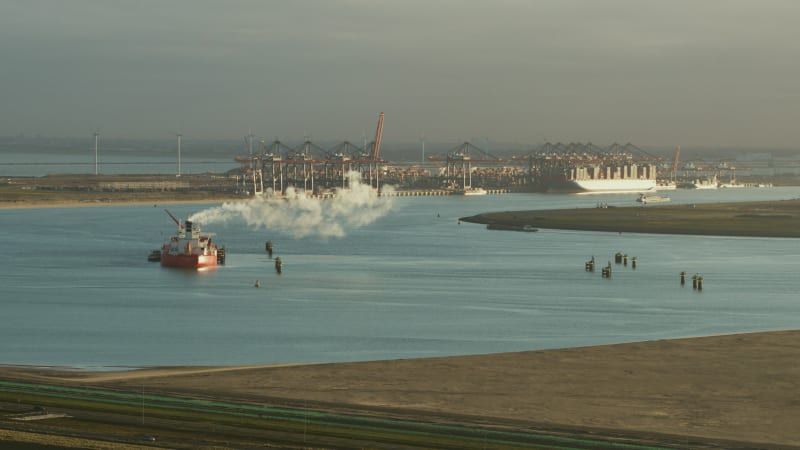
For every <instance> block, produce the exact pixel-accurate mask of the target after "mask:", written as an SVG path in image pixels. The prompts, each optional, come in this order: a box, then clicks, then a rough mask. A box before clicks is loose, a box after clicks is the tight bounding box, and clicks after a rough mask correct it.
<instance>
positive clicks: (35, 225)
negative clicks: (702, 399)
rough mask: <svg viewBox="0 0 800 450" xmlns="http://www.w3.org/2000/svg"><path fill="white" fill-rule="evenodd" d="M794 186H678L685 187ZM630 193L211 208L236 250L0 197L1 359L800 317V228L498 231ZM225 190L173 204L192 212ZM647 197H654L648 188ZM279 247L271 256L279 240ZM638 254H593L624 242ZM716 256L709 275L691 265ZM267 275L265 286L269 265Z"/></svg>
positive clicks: (685, 194) (432, 350)
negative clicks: (249, 218)
mask: <svg viewBox="0 0 800 450" xmlns="http://www.w3.org/2000/svg"><path fill="white" fill-rule="evenodd" d="M798 193H800V190H798V189H794V188H773V189H731V190H718V191H702V192H699V191H683V190H678V191H675V192H670V193H668V194H667V195H669V196H670V197H672V198H673V199H674V200H673V202H674V203H700V202H715V201H733V200H759V199H786V198H794V197H797V196H798ZM635 197H636V195H635V194H626V195H621V194H618V195H588V196H574V195H573V196H569V195H540V194H510V195H498V196H486V197H469V198H461V197H410V198H409V197H403V198H396V199H394V206H393V208H392V210H391V211H390V213H389V214H387V215H386V216H384V217H382V218H381V219H379V220H378V221H377V222H374V223H372V224H370V225H368V226H365V227H362V228H355V229H348V230H347V235H346V236H345V237H343V238H339V239H333V238H331V239H322V238H315V237H306V238H303V239H293V238H291V237H290V236H291V234H290V233H289V232H276V231H268V230H263V229H254V228H249V227H248V226H246V225H244V224H243V223H241V222H237V221H232V222H227V223H224V224H219V225H215V226H213V227H211V226H208V227H206V228H208V229H207V231H214V232H216V233H217V236H216V237H215V238H214V239H215V240H217V241H218V242H219V243H221V244H224V245H225V246H226V249H227V252H228V261H227V265H226V266H224V267H220V268H218V269H216V270H211V271H207V272H200V273H195V272H186V271H181V270H173V269H163V268H160V267H159V266H158V264H155V263H148V262H147V260H146V257H147V254H148V253H149V252H150V250H152V249H154V248H157V247H158V246H159V244H160V243H161V242H162V241H163V240H164V239H165V238H166V237H167V236H168V235H170V234H171V233H172V232H173V230H174V224H173V223H172V221H171V220H170V219H169V217H167V216H166V214H164V213H163V211H162V208H163V206H164V205H158V207H154V205H153V206H113V207H89V208H56V209H19V210H0V239H1V242H3V255H4V257H3V259H2V263H0V264H2V268H1V269H2V270H0V283H2V286H4V287H3V291H2V292H3V293H2V299H1V300H0V308H2V309H0V311H2V323H3V326H2V327H0V362H2V363H6V364H30V365H65V366H76V367H87V368H110V367H141V366H150V365H181V364H199V365H218V364H263V363H287V362H334V361H359V360H377V359H393V358H411V357H427V356H443V355H464V354H480V353H491V352H505V351H523V350H534V349H548V348H564V347H573V346H585V345H596V344H606V343H618V342H630V341H641V340H651V339H663V338H676V337H686V336H700V335H711V334H718V333H733V332H742V331H757V330H775V329H793V328H798V319H797V317H798V314H797V313H798V312H800V305H798V302H797V295H796V294H797V292H798V290H800V281H798V279H797V277H796V276H795V275H796V274H795V272H796V268H797V267H798V266H799V265H800V245H799V244H800V241H798V240H796V239H764V238H729V237H701V236H669V235H652V234H634V233H625V234H622V235H619V234H615V233H598V232H576V231H558V230H541V231H540V232H538V233H517V232H503V231H491V230H486V229H485V227H483V226H481V225H476V224H468V223H462V224H459V223H458V218H459V217H463V216H468V215H473V214H477V213H481V212H488V211H500V210H525V209H548V208H561V207H568V208H570V207H592V206H595V205H596V204H597V203H599V202H602V203H608V204H609V205H618V206H622V205H635V204H636V203H635V202H634V199H635ZM210 206H214V205H170V206H169V209H170V211H172V212H173V213H174V214H175V215H177V216H179V217H188V216H189V215H191V214H192V213H196V212H198V211H200V210H203V209H205V208H206V207H210ZM647 207H651V206H647ZM267 239H270V240H272V241H273V242H274V243H275V256H280V257H281V259H282V260H283V261H284V266H283V269H284V270H283V274H282V275H280V276H278V275H277V274H275V271H274V268H273V262H272V261H271V260H270V259H269V258H268V257H267V255H266V254H265V252H264V242H265V241H266V240H267ZM618 251H619V252H623V253H627V254H629V255H630V256H631V257H633V256H636V257H637V260H638V266H637V269H636V270H633V269H632V268H631V267H630V266H629V267H623V266H621V265H620V266H616V265H614V271H613V275H612V278H611V279H603V278H601V276H600V271H599V268H598V270H597V271H596V272H594V273H587V272H585V271H584V269H583V264H584V262H585V261H586V260H587V259H589V258H590V257H591V256H592V255H594V256H595V257H596V258H597V260H598V266H602V265H604V264H605V262H606V261H607V260H611V261H612V263H613V254H614V253H616V252H618ZM681 271H686V272H687V273H688V274H689V275H692V274H694V273H699V274H701V275H703V277H704V280H705V283H704V289H703V291H702V292H698V291H695V290H693V289H692V288H691V281H689V284H688V285H687V286H685V287H681V286H680V285H679V277H678V274H679V273H680V272H681ZM256 280H260V282H261V287H260V288H255V287H254V283H255V281H256Z"/></svg>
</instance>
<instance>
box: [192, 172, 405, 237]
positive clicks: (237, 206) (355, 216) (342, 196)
mask: <svg viewBox="0 0 800 450" xmlns="http://www.w3.org/2000/svg"><path fill="white" fill-rule="evenodd" d="M348 179H349V189H337V190H336V195H335V196H334V197H333V198H331V199H319V198H310V197H308V196H306V194H305V192H304V191H302V190H296V189H294V188H288V189H287V190H286V196H285V197H272V196H264V197H256V198H253V199H251V200H247V201H242V202H232V203H223V204H222V206H216V207H213V208H209V209H206V210H204V211H200V212H198V213H195V214H192V216H191V217H189V220H191V221H193V222H199V223H200V224H202V225H204V226H205V225H208V224H213V223H224V222H227V221H230V220H243V221H244V222H245V223H246V224H247V225H248V226H251V227H254V228H266V229H270V230H280V231H284V232H286V233H289V234H291V235H292V236H293V237H294V238H295V239H299V238H303V237H306V236H312V235H314V236H319V237H344V236H345V234H346V233H345V230H346V229H348V228H355V227H361V226H364V225H368V224H370V223H372V222H374V221H376V220H377V219H379V218H380V217H383V216H385V215H386V214H387V213H388V212H389V211H390V210H391V209H392V205H393V202H392V197H391V196H380V197H379V196H378V195H377V194H376V193H375V191H373V189H372V188H371V187H370V186H368V185H365V184H362V183H361V182H360V181H359V179H360V174H359V173H358V172H355V171H351V172H350V173H349V174H348ZM391 189H392V188H391V187H390V186H387V187H382V190H383V191H384V192H388V191H390V190H391Z"/></svg>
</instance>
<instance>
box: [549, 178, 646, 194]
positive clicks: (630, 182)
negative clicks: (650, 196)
mask: <svg viewBox="0 0 800 450" xmlns="http://www.w3.org/2000/svg"><path fill="white" fill-rule="evenodd" d="M545 187H546V188H547V192H554V193H573V194H581V193H585V194H589V193H598V194H599V193H606V192H648V191H655V190H656V181H655V180H651V179H610V180H609V179H602V180H551V181H547V182H546V183H545Z"/></svg>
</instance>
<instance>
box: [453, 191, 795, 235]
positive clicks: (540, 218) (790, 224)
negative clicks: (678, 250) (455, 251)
mask: <svg viewBox="0 0 800 450" xmlns="http://www.w3.org/2000/svg"><path fill="white" fill-rule="evenodd" d="M461 220H462V221H465V222H472V223H482V224H487V225H488V224H499V225H504V226H516V227H521V226H524V225H531V226H534V227H538V228H551V229H562V230H586V231H610V232H620V233H621V232H626V233H666V234H695V235H718V236H760V237H800V200H778V201H765V202H742V203H703V204H691V205H663V206H662V205H658V206H632V207H623V208H615V207H610V208H582V209H556V210H540V211H507V212H490V213H483V214H479V215H476V216H470V217H462V218H461Z"/></svg>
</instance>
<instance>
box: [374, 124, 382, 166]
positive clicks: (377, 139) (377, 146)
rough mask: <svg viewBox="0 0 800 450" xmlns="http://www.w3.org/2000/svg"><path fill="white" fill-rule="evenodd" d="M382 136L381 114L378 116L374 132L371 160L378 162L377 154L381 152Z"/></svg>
mask: <svg viewBox="0 0 800 450" xmlns="http://www.w3.org/2000/svg"><path fill="white" fill-rule="evenodd" d="M382 135H383V113H381V115H380V116H378V129H377V130H375V147H373V149H372V160H373V161H377V160H378V154H379V152H380V151H381V136H382Z"/></svg>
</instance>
